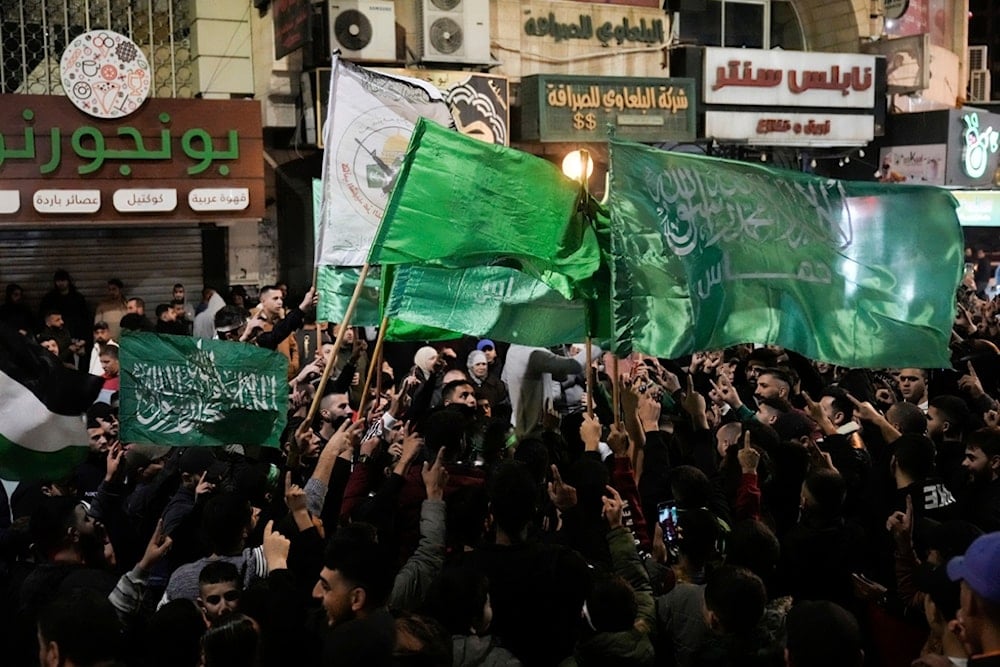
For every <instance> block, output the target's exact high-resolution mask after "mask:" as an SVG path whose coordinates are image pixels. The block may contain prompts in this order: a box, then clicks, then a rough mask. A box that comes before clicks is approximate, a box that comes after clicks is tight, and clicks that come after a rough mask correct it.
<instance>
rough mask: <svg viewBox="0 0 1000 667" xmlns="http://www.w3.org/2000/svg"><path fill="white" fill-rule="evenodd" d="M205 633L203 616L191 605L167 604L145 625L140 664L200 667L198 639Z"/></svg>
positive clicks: (183, 603)
mask: <svg viewBox="0 0 1000 667" xmlns="http://www.w3.org/2000/svg"><path fill="white" fill-rule="evenodd" d="M206 629H207V628H206V627H205V616H204V615H203V614H202V612H201V611H199V609H198V607H197V606H196V605H195V603H194V602H193V601H191V600H173V601H172V602H168V603H167V604H165V605H163V606H162V607H160V608H159V609H158V610H157V611H156V612H155V613H154V614H153V615H152V616H151V617H150V619H149V623H148V624H147V625H146V629H145V633H144V638H145V641H144V642H143V646H144V650H143V651H142V653H143V656H142V660H143V662H142V664H143V665H145V666H146V667H200V665H201V637H202V635H203V634H205V630H206ZM164 638H169V641H164Z"/></svg>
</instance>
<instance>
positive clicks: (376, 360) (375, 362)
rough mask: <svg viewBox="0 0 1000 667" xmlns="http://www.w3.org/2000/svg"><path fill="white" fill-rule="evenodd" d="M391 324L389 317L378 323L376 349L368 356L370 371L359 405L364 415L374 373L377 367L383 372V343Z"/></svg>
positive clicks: (360, 411)
mask: <svg viewBox="0 0 1000 667" xmlns="http://www.w3.org/2000/svg"><path fill="white" fill-rule="evenodd" d="M388 324H389V318H388V317H383V318H382V323H381V324H379V325H378V338H376V339H375V349H374V350H373V351H372V355H371V356H370V357H369V358H368V372H367V373H366V374H365V386H364V389H362V390H361V404H360V405H358V414H359V415H361V416H362V417H363V416H364V414H365V403H367V402H368V388H369V387H371V386H372V375H374V374H375V369H376V367H378V369H379V373H380V374H381V368H382V360H381V357H382V343H384V342H385V330H386V328H387V326H388Z"/></svg>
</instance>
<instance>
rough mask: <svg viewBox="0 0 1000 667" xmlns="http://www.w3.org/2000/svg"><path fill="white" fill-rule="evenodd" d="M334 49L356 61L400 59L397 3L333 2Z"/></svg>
mask: <svg viewBox="0 0 1000 667" xmlns="http://www.w3.org/2000/svg"><path fill="white" fill-rule="evenodd" d="M329 1H330V5H329V6H330V12H329V18H330V46H331V47H332V48H334V49H340V52H341V55H343V57H344V58H345V59H347V60H352V61H366V60H367V61H378V62H394V61H395V60H396V3H394V2H393V0H329Z"/></svg>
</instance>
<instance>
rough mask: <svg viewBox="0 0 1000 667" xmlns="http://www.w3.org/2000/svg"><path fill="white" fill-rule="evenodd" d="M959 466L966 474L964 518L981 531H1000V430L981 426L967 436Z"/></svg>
mask: <svg viewBox="0 0 1000 667" xmlns="http://www.w3.org/2000/svg"><path fill="white" fill-rule="evenodd" d="M962 467H963V468H965V471H966V473H967V475H968V477H967V485H966V487H965V489H964V492H963V493H962V494H961V495H960V500H961V502H962V507H963V514H964V517H965V518H966V519H968V520H969V521H971V522H972V523H974V524H976V525H977V526H979V527H980V528H982V529H983V531H984V532H991V531H996V530H1000V431H998V430H996V429H992V428H983V429H979V430H978V431H974V432H973V433H972V434H971V435H969V439H968V440H967V441H966V443H965V459H964V460H963V461H962Z"/></svg>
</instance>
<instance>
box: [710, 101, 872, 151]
mask: <svg viewBox="0 0 1000 667" xmlns="http://www.w3.org/2000/svg"><path fill="white" fill-rule="evenodd" d="M705 136H706V137H709V138H712V139H718V140H720V141H721V140H726V141H749V142H750V143H756V144H763V145H769V146H779V145H783V146H855V145H856V146H863V145H864V144H866V143H868V142H869V141H871V140H872V139H873V138H874V136H875V119H874V116H869V115H861V114H831V113H816V114H811V113H788V112H786V111H783V110H773V111H753V112H744V111H706V112H705Z"/></svg>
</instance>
